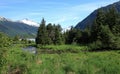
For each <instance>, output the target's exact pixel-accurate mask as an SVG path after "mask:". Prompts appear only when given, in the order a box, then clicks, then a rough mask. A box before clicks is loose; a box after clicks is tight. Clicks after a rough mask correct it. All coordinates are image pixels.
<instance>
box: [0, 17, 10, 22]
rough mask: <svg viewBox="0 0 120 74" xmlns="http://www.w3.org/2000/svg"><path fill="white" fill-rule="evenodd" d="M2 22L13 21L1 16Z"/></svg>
mask: <svg viewBox="0 0 120 74" xmlns="http://www.w3.org/2000/svg"><path fill="white" fill-rule="evenodd" d="M0 20H1V21H12V20H10V19H7V18H4V17H2V16H0Z"/></svg>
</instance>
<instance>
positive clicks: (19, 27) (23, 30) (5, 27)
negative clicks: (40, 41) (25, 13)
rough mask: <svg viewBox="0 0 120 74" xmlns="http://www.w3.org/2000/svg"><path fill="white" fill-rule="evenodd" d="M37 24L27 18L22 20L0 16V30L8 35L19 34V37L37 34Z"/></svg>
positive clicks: (31, 36)
mask: <svg viewBox="0 0 120 74" xmlns="http://www.w3.org/2000/svg"><path fill="white" fill-rule="evenodd" d="M31 25H32V26H31ZM37 26H38V25H37V24H36V23H33V22H31V21H29V20H23V22H20V21H12V20H10V19H8V18H5V17H1V16H0V32H3V33H5V34H7V35H8V36H12V37H14V36H16V35H19V36H20V37H26V38H27V37H30V38H33V37H35V36H36V34H37V29H38V27H37Z"/></svg>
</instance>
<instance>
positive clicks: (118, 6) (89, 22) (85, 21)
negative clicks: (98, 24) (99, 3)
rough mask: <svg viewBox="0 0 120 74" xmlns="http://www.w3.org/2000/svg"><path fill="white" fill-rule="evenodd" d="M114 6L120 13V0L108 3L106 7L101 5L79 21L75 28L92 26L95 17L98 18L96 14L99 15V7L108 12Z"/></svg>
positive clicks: (82, 28)
mask: <svg viewBox="0 0 120 74" xmlns="http://www.w3.org/2000/svg"><path fill="white" fill-rule="evenodd" d="M113 6H114V7H115V8H116V10H117V11H118V12H119V13H120V1H118V2H115V3H113V4H110V5H107V6H105V7H101V8H98V9H96V10H94V11H93V12H92V13H91V14H90V15H88V16H87V17H86V18H85V19H83V20H82V21H81V22H79V23H78V24H77V25H76V26H75V28H77V29H81V30H84V29H85V28H86V27H88V26H91V25H92V23H93V22H94V20H95V18H96V15H97V12H98V10H99V9H102V10H103V11H105V12H106V11H107V10H109V9H110V8H112V7H113Z"/></svg>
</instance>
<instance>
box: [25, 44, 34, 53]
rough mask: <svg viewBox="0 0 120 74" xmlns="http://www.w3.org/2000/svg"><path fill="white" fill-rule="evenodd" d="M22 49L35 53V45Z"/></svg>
mask: <svg viewBox="0 0 120 74" xmlns="http://www.w3.org/2000/svg"><path fill="white" fill-rule="evenodd" d="M23 50H24V51H27V52H30V53H34V54H36V47H33V46H28V47H25V48H23Z"/></svg>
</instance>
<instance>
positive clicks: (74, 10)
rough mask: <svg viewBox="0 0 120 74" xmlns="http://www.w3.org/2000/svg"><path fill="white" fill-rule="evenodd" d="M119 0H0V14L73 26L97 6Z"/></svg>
mask: <svg viewBox="0 0 120 74" xmlns="http://www.w3.org/2000/svg"><path fill="white" fill-rule="evenodd" d="M117 1H119V0H0V16H3V17H6V18H9V19H12V20H22V19H24V18H28V19H30V20H33V21H35V22H38V23H40V22H41V19H42V18H43V17H44V18H45V20H46V21H47V23H49V22H51V23H56V24H58V23H59V24H60V25H61V26H62V27H63V28H66V27H69V26H72V25H73V26H75V25H76V24H77V23H78V22H80V21H82V20H83V19H84V18H85V17H87V16H88V15H89V14H90V13H91V12H92V11H94V10H95V9H97V8H100V7H103V6H106V5H108V4H112V3H114V2H117Z"/></svg>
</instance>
